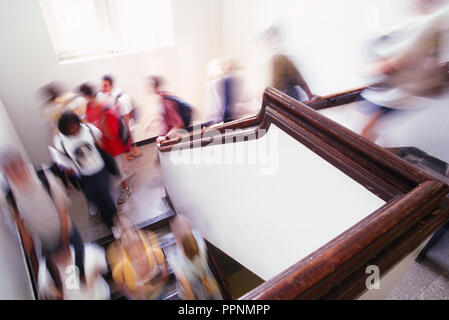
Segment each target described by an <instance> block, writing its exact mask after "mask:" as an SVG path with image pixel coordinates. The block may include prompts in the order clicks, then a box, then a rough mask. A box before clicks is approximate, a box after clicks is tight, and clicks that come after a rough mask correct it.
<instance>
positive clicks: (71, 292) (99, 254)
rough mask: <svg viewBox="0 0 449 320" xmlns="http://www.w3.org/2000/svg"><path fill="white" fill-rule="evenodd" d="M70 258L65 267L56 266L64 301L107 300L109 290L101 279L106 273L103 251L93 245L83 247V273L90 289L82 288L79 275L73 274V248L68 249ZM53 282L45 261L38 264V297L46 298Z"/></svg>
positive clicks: (42, 260) (52, 286)
mask: <svg viewBox="0 0 449 320" xmlns="http://www.w3.org/2000/svg"><path fill="white" fill-rule="evenodd" d="M70 251H71V257H70V260H69V261H68V262H67V263H66V264H65V265H59V266H57V268H58V271H59V274H60V276H61V282H62V285H63V291H64V300H109V299H110V289H109V285H108V283H107V282H106V280H105V279H104V278H103V277H102V274H105V273H106V272H107V271H108V267H107V262H106V257H105V252H104V249H103V248H101V247H99V246H97V245H95V244H85V245H84V272H85V275H86V280H87V282H88V283H92V285H91V287H90V288H87V287H85V286H83V285H82V284H81V283H80V281H79V274H77V273H74V270H75V269H74V256H75V252H74V250H73V247H70ZM54 285H55V284H54V281H53V278H52V277H51V275H50V273H49V272H48V269H47V265H46V263H45V259H41V261H40V263H39V273H38V288H39V296H41V297H45V296H48V293H49V290H50V288H54Z"/></svg>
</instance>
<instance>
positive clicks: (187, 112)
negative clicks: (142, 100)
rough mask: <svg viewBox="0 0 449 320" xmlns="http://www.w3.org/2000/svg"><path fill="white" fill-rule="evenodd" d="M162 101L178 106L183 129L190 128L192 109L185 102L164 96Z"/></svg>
mask: <svg viewBox="0 0 449 320" xmlns="http://www.w3.org/2000/svg"><path fill="white" fill-rule="evenodd" d="M164 99H168V100H171V101H174V102H175V103H176V104H177V105H178V111H179V115H180V116H181V118H182V121H183V122H184V127H185V128H188V127H190V125H191V123H192V113H193V107H192V106H191V105H190V104H188V103H187V102H185V101H182V100H181V99H179V98H177V97H175V96H164Z"/></svg>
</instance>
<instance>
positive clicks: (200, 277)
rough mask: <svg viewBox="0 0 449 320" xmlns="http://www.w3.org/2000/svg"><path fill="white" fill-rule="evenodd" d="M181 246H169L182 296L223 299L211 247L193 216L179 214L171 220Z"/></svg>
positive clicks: (169, 253) (168, 253) (168, 252)
mask: <svg viewBox="0 0 449 320" xmlns="http://www.w3.org/2000/svg"><path fill="white" fill-rule="evenodd" d="M170 227H171V231H172V232H173V234H174V236H175V239H176V244H177V246H173V247H170V248H168V249H167V261H168V263H169V265H170V266H171V267H172V268H173V271H174V273H175V275H176V278H177V280H178V288H179V296H180V297H181V298H182V299H184V300H221V299H223V298H222V296H221V293H220V290H219V288H218V284H217V282H216V280H215V278H214V276H213V275H212V272H211V270H210V268H209V264H208V261H207V260H208V259H207V248H206V244H205V242H204V239H203V238H202V237H201V235H200V234H199V232H198V231H197V230H195V229H192V226H191V224H190V222H189V220H188V219H187V218H186V217H185V216H182V215H177V216H176V217H175V218H174V219H173V220H172V222H171V223H170Z"/></svg>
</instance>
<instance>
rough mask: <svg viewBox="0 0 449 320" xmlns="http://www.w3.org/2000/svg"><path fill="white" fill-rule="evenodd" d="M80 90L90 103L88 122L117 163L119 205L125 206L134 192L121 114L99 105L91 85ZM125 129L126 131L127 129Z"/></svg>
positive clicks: (87, 112)
mask: <svg viewBox="0 0 449 320" xmlns="http://www.w3.org/2000/svg"><path fill="white" fill-rule="evenodd" d="M106 82H107V81H106ZM79 90H80V92H81V93H82V94H83V96H84V97H85V98H86V100H87V101H88V103H87V108H86V120H87V121H88V122H90V123H92V124H93V125H95V126H96V127H97V128H98V129H100V131H101V133H102V149H103V150H104V151H106V152H107V153H109V154H110V155H111V156H112V157H113V158H114V160H115V162H116V163H117V167H118V170H119V178H120V182H121V186H122V188H121V191H120V195H119V197H118V200H117V203H118V204H123V203H125V202H126V201H128V199H129V196H130V195H131V193H132V191H133V190H132V188H131V187H130V186H129V184H128V179H127V177H126V173H125V162H126V158H125V155H126V153H127V152H128V151H129V150H130V141H128V142H126V143H125V142H124V141H123V138H122V137H121V133H120V129H121V126H120V114H119V113H118V111H117V110H116V109H115V108H114V107H113V105H112V104H105V103H104V102H100V103H99V102H98V101H97V100H99V99H97V98H96V96H97V97H98V95H96V94H95V92H94V88H93V87H92V86H90V85H89V84H83V85H82V86H81V87H80V89H79ZM125 125H126V124H125ZM123 129H125V130H126V128H122V130H123Z"/></svg>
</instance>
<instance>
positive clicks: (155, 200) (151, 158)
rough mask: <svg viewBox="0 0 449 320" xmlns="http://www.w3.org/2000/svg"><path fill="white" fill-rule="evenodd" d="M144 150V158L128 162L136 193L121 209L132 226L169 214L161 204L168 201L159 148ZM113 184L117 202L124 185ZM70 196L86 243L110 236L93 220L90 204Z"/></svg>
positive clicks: (73, 214) (71, 210) (78, 194)
mask: <svg viewBox="0 0 449 320" xmlns="http://www.w3.org/2000/svg"><path fill="white" fill-rule="evenodd" d="M140 149H141V151H142V153H143V154H142V156H140V157H138V158H136V159H134V160H132V161H129V162H128V164H129V172H130V177H129V184H130V186H131V187H132V188H133V193H132V194H131V196H130V198H129V200H128V201H127V202H126V203H125V204H123V205H121V206H118V208H119V210H120V214H122V215H123V216H125V217H126V218H127V219H128V221H129V222H130V223H131V224H138V223H141V222H143V221H145V220H148V219H150V218H153V217H156V216H158V215H160V214H163V213H166V212H167V211H168V210H167V207H166V206H165V204H164V202H163V201H162V200H161V199H162V198H163V197H165V190H164V187H163V180H162V173H161V169H160V165H159V163H158V162H157V161H156V160H155V159H156V150H155V144H154V143H153V144H149V145H146V146H143V147H141V148H140ZM111 184H112V185H113V186H114V191H115V192H114V193H115V195H114V196H115V199H117V197H118V194H119V191H120V185H119V183H117V182H116V181H115V182H111ZM68 195H69V197H70V199H71V200H72V204H71V205H70V207H69V213H70V215H71V217H72V220H73V221H74V223H75V224H76V226H77V227H78V229H79V230H80V233H81V236H82V237H83V240H84V241H85V242H90V241H94V240H97V239H100V238H102V237H104V236H107V235H109V234H110V231H109V230H108V228H106V226H105V225H104V224H103V223H102V222H101V219H100V217H99V216H98V215H97V216H95V217H91V216H89V214H88V211H87V204H86V200H85V198H84V195H83V194H82V193H81V192H79V191H75V190H70V191H69V192H68Z"/></svg>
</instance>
